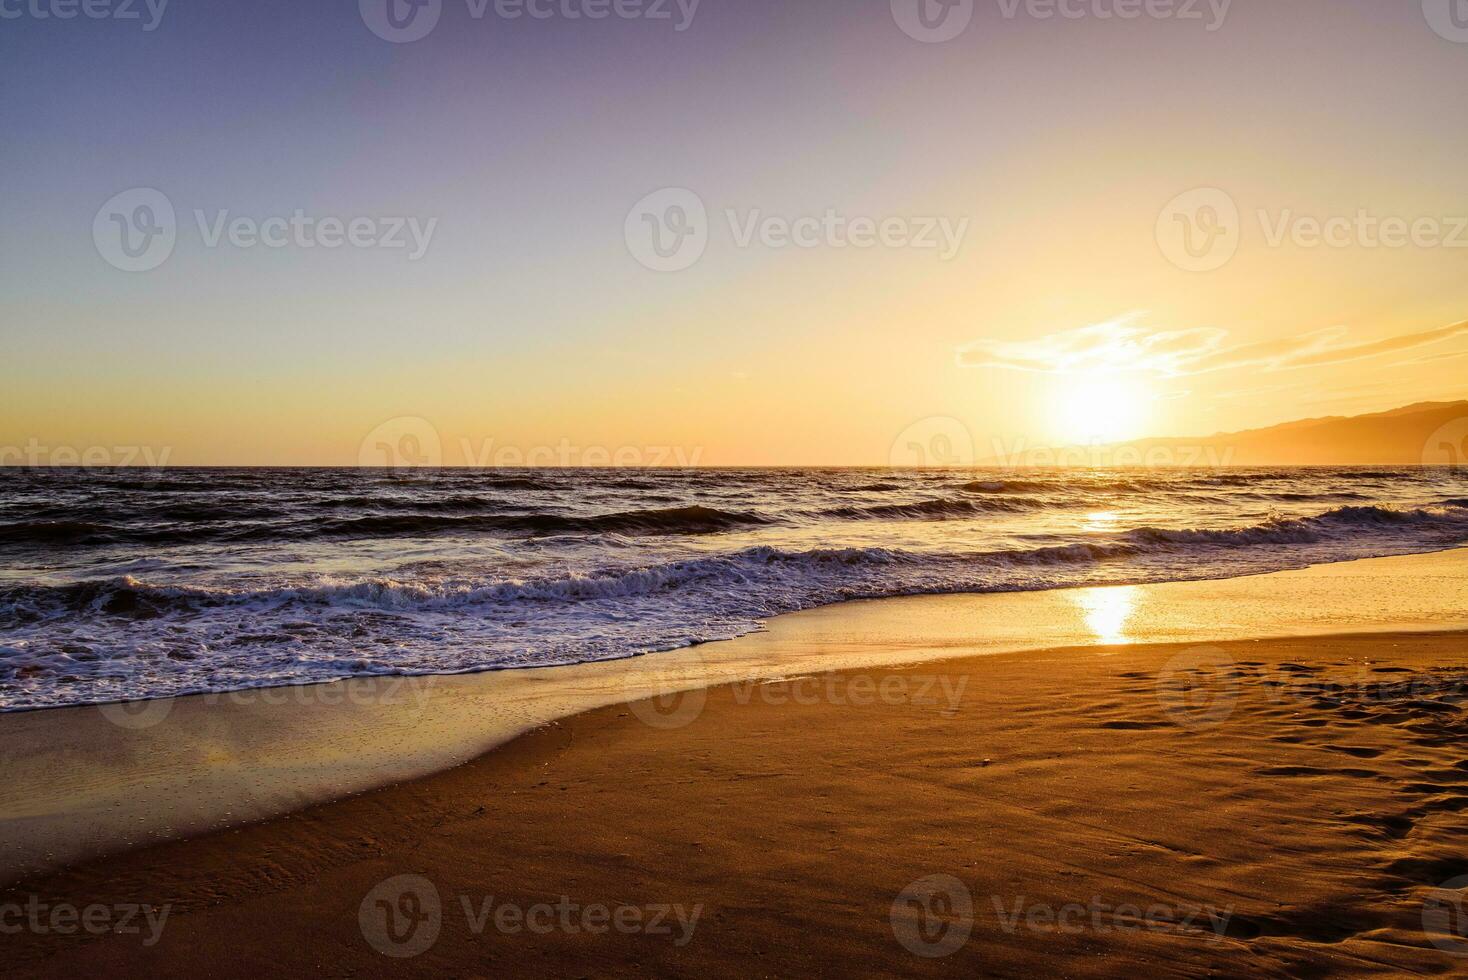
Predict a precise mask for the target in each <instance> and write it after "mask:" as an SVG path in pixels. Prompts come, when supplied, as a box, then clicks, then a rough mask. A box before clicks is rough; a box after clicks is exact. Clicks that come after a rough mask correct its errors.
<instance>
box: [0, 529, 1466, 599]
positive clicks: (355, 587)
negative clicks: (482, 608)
mask: <svg viewBox="0 0 1468 980" xmlns="http://www.w3.org/2000/svg"><path fill="white" fill-rule="evenodd" d="M683 510H686V508H685V509H683ZM683 519H685V518H684V517H679V518H678V520H680V521H681V520H683ZM1402 528H1426V529H1450V530H1452V531H1454V532H1455V534H1456V535H1457V537H1459V538H1464V537H1468V517H1465V516H1461V515H1459V516H1454V515H1450V514H1447V513H1444V512H1434V511H1425V510H1409V511H1398V510H1391V509H1388V508H1382V507H1339V508H1336V509H1334V510H1330V511H1327V512H1325V513H1322V514H1319V515H1316V516H1314V517H1308V518H1298V519H1272V520H1269V521H1266V522H1263V523H1261V524H1256V525H1249V526H1245V527H1234V528H1159V527H1142V528H1135V529H1133V530H1129V531H1123V532H1120V533H1118V534H1116V535H1113V536H1111V537H1109V538H1101V539H1098V540H1095V541H1083V542H1068V543H1064V544H1055V545H1047V546H1043V547H1037V548H1030V549H1011V550H1001V551H975V552H965V553H940V554H929V553H922V552H911V551H904V550H901V549H892V548H875V547H868V548H825V549H821V548H818V549H811V550H804V551H793V550H786V549H781V548H777V547H771V546H757V547H752V548H745V549H742V550H739V551H736V552H731V553H729V554H723V555H710V556H707V557H700V558H692V559H687V560H683V561H675V562H665V563H661V564H653V565H647V566H642V567H635V568H629V569H617V570H610V571H605V572H601V573H594V574H570V575H563V576H559V577H552V578H532V579H527V580H518V579H505V580H492V581H484V582H456V583H452V584H433V583H426V582H407V581H398V580H394V579H391V578H381V577H379V578H371V579H364V580H357V581H337V580H332V579H326V580H322V581H319V582H314V583H309V584H291V585H281V586H272V587H267V588H258V589H229V588H219V587H207V586H194V585H167V584H158V583H148V582H144V581H140V580H138V579H136V578H133V577H131V576H123V577H120V578H114V579H107V580H92V581H85V582H78V583H69V584H65V585H42V586H36V585H27V586H7V587H3V588H0V623H3V622H4V621H5V620H7V619H9V620H11V621H12V622H14V621H31V620H34V619H36V618H38V617H44V616H46V615H48V614H50V615H54V614H56V613H59V612H63V611H65V612H70V613H78V612H92V613H101V614H106V615H113V616H121V617H131V618H138V617H144V618H146V617H153V616H158V615H164V614H167V613H170V612H183V611H199V610H202V609H206V608H210V607H220V606H240V605H245V606H251V607H279V606H283V605H289V604H306V605H327V606H335V607H342V608H353V609H361V608H372V609H385V610H405V609H418V610H447V609H457V608H461V607H466V606H474V605H482V604H487V603H523V602H546V601H558V602H565V601H583V600H599V599H609V598H627V597H631V596H649V595H659V594H664V593H667V592H669V591H670V590H677V589H682V588H688V587H690V586H699V587H708V588H713V589H720V588H727V587H731V586H758V585H760V584H761V583H762V582H764V581H765V577H766V576H768V575H769V574H770V573H771V572H772V571H774V570H778V571H779V572H780V574H781V575H784V576H787V577H788V576H789V575H791V574H794V575H795V576H796V578H797V579H799V578H800V577H801V576H803V575H805V574H806V573H821V574H822V575H826V574H828V573H837V574H838V577H839V573H840V572H841V571H842V570H843V569H845V570H855V569H869V570H873V569H879V570H891V569H892V568H893V567H895V566H904V567H907V568H909V569H915V570H921V571H926V572H930V573H933V580H934V581H947V582H953V583H962V584H963V590H964V591H984V590H985V584H984V579H985V573H986V572H992V571H994V570H998V569H1003V568H1008V567H1033V566H1045V565H1052V566H1066V565H1076V564H1082V563H1103V562H1113V561H1117V560H1120V559H1127V558H1138V557H1145V556H1147V555H1155V554H1164V553H1174V552H1178V551H1179V550H1181V551H1183V552H1185V553H1186V552H1189V551H1196V549H1198V548H1212V549H1219V548H1222V549H1238V548H1247V547H1250V546H1256V545H1268V546H1277V545H1304V544H1316V543H1319V542H1322V541H1326V540H1329V539H1330V538H1331V537H1332V536H1336V537H1340V536H1343V535H1344V534H1345V533H1346V532H1353V533H1359V532H1362V531H1363V530H1366V531H1369V530H1378V531H1380V530H1399V529H1402Z"/></svg>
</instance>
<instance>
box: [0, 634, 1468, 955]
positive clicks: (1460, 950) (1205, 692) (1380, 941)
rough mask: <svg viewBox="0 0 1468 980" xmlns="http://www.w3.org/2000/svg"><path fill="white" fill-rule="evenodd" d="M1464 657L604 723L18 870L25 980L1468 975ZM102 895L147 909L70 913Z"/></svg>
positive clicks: (869, 689)
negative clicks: (286, 810) (422, 773)
mask: <svg viewBox="0 0 1468 980" xmlns="http://www.w3.org/2000/svg"><path fill="white" fill-rule="evenodd" d="M1465 654H1468V636H1465V635H1464V634H1439V635H1421V634H1387V635H1374V636H1354V637H1313V638H1298V639H1289V640H1267V641H1241V642H1235V643H1230V644H1223V645H1215V646H1197V645H1148V646H1130V647H1106V648H1080V649H1077V648H1072V649H1063V650H1054V651H1046V652H1041V653H1024V654H1006V655H997V656H987V657H976V658H968V659H963V660H955V661H946V662H943V663H941V664H928V665H919V666H914V667H909V668H902V669H889V668H873V669H870V670H865V671H857V672H844V673H836V674H827V675H820V676H810V677H803V678H793V679H790V680H787V681H782V682H776V683H767V684H746V685H730V686H724V687H721V688H718V689H715V690H712V691H707V692H698V693H697V694H696V695H680V696H672V697H667V698H662V699H658V700H654V701H645V702H641V703H638V704H634V705H620V706H612V707H608V708H603V709H598V710H595V711H592V712H589V713H585V714H581V715H578V716H575V717H573V718H570V719H566V720H564V721H561V722H556V723H552V724H549V725H546V726H543V727H541V728H539V729H537V730H536V731H534V732H532V733H530V734H528V735H526V736H524V737H522V738H520V739H517V740H515V741H514V742H512V743H511V744H509V745H507V746H505V747H504V748H502V749H500V750H498V751H495V752H491V753H489V754H487V755H485V756H482V757H480V758H478V759H476V760H474V761H472V762H470V763H468V764H466V765H463V766H459V767H457V768H455V769H452V770H450V771H448V772H445V773H441V774H439V775H436V776H433V777H429V778H426V779H421V780H417V781H413V782H409V783H405V784H403V785H400V786H396V787H393V788H390V789H384V790H379V791H376V792H372V793H367V794H363V795H361V796H358V797H356V798H353V799H349V800H345V801H340V802H337V803H333V804H328V805H324V806H318V807H314V808H312V809H310V810H308V811H306V812H304V813H300V814H296V815H294V816H292V817H289V818H282V819H278V820H274V821H268V822H265V823H261V824H256V825H253V826H249V827H246V828H241V829H236V830H231V831H226V832H222V833H217V834H212V835H207V836H204V837H202V838H198V839H194V840H189V841H180V842H173V843H169V844H164V845H161V846H156V847H152V848H147V849H143V850H137V851H133V852H131V853H128V854H124V855H119V856H114V857H111V858H107V859H103V860H100V861H96V862H92V863H88V864H84V865H82V866H80V867H76V868H73V869H71V870H69V871H65V872H61V873H56V874H50V875H45V876H40V877H37V878H35V879H32V880H29V881H26V882H23V883H20V884H18V885H17V886H15V887H13V888H11V889H9V890H8V891H7V892H6V893H5V894H4V895H0V922H9V923H12V924H14V923H18V922H21V921H22V917H23V916H24V915H26V914H27V913H26V908H27V906H28V904H29V906H30V907H32V908H34V909H35V910H36V911H35V915H36V916H37V917H38V918H37V921H39V922H41V923H42V924H43V925H42V927H41V928H39V929H37V928H34V927H30V928H21V929H20V930H19V931H18V932H17V931H15V930H9V931H11V933H12V934H11V935H7V936H6V937H5V948H6V954H7V967H6V972H7V975H15V976H43V975H44V976H86V975H110V974H115V973H123V974H125V975H157V976H164V977H196V976H218V977H235V976H240V977H245V976H250V977H258V976H263V975H270V976H356V977H360V976H389V975H394V974H402V973H404V972H406V973H408V974H410V975H434V976H466V977H469V976H485V977H488V976H592V975H597V976H602V975H625V976H646V975H660V976H661V975H700V976H701V975H719V976H741V977H742V976H750V975H779V976H787V975H802V974H818V975H843V976H845V975H858V976H890V975H964V976H973V975H984V976H1016V977H1018V976H1034V975H1037V974H1038V975H1067V976H1098V977H1099V976H1118V975H1128V974H1133V975H1146V976H1151V975H1157V976H1203V975H1216V976H1321V975H1369V974H1378V975H1403V974H1425V975H1437V974H1443V975H1446V974H1453V973H1460V974H1461V973H1465V972H1468V956H1464V955H1463V954H1464V953H1468V937H1459V936H1456V935H1455V934H1454V933H1453V932H1452V931H1451V930H1452V928H1453V927H1454V925H1455V923H1456V920H1455V919H1452V918H1451V917H1449V916H1448V915H1447V914H1446V911H1445V910H1446V909H1447V906H1443V905H1442V904H1441V902H1442V901H1444V900H1449V899H1452V900H1456V899H1460V898H1462V897H1463V893H1462V892H1461V891H1458V890H1457V886H1459V885H1462V884H1465V883H1468V879H1463V880H1461V881H1456V882H1455V881H1454V879H1455V878H1457V877H1458V876H1461V875H1464V874H1468V856H1465V852H1464V849H1463V846H1462V841H1463V840H1464V839H1465V837H1464V834H1465V831H1468V817H1465V815H1464V810H1465V808H1468V750H1465V748H1464V745H1465V744H1468V742H1465V736H1468V717H1465V715H1464V711H1463V707H1464V705H1465V704H1468V655H1465ZM404 876H408V877H404ZM1444 884H1446V885H1448V886H1449V887H1450V888H1452V889H1453V890H1451V891H1440V890H1438V888H1437V886H1439V885H1444ZM88 906H92V907H93V908H94V909H101V911H94V912H93V913H92V914H93V916H94V920H93V921H94V922H96V923H99V924H107V923H110V924H111V925H113V926H116V925H118V924H119V923H120V921H121V917H122V916H123V914H125V912H126V911H127V910H129V909H134V910H136V909H139V908H140V907H142V906H147V907H148V910H147V912H142V911H135V912H134V914H133V916H132V917H131V918H130V919H129V922H128V924H127V928H126V929H125V930H124V931H122V932H107V933H105V934H90V933H89V932H88V931H87V930H86V929H85V928H82V927H81V926H79V925H78V924H77V923H79V922H80V921H82V920H81V919H80V918H76V919H72V918H69V917H67V915H66V914H63V917H62V919H61V920H60V921H61V925H60V926H57V925H55V924H54V920H51V919H49V918H48V916H49V915H51V914H53V912H54V910H55V909H57V908H61V909H63V910H65V909H68V908H70V909H77V910H79V911H78V912H77V913H76V915H77V916H78V917H80V916H81V915H82V914H84V910H85V909H86V908H87V907H88ZM6 909H9V910H10V911H9V912H5V911H4V910H6ZM165 910H166V912H165ZM1440 912H1441V913H1442V914H1439V913H1440ZM150 915H151V919H150V918H149V916H150ZM1424 915H1426V918H1424ZM68 922H69V923H71V925H72V927H73V928H72V931H70V932H67V931H64V927H65V925H66V924H67V923H68ZM47 923H52V924H51V925H47ZM133 928H136V929H137V931H135V932H134V931H131V930H132V929H133Z"/></svg>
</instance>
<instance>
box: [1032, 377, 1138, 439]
mask: <svg viewBox="0 0 1468 980" xmlns="http://www.w3.org/2000/svg"><path fill="white" fill-rule="evenodd" d="M1150 403H1151V395H1150V393H1149V392H1148V390H1147V387H1146V383H1145V382H1143V381H1141V380H1140V379H1137V378H1123V377H1092V378H1073V377H1067V378H1063V379H1062V383H1061V387H1060V389H1059V390H1058V391H1057V392H1056V397H1055V412H1056V416H1055V423H1054V424H1055V428H1056V431H1057V433H1058V434H1059V435H1060V436H1061V438H1063V439H1064V440H1065V441H1066V442H1068V443H1071V444H1078V445H1088V444H1092V443H1098V442H1120V441H1123V440H1126V439H1134V438H1136V437H1137V436H1140V435H1142V434H1143V432H1144V431H1145V429H1146V424H1147V421H1148V418H1147V416H1148V408H1149V405H1150Z"/></svg>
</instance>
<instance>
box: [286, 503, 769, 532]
mask: <svg viewBox="0 0 1468 980" xmlns="http://www.w3.org/2000/svg"><path fill="white" fill-rule="evenodd" d="M767 523H769V521H768V520H767V519H766V518H763V517H760V516H758V515H756V514H744V513H732V512H729V511H723V510H718V509H716V508H713V507H702V506H693V507H670V508H664V509H659V510H631V511H623V512H620V513H615V514H598V515H592V516H588V517H579V516H574V515H561V514H515V515H479V516H470V517H454V516H445V515H424V514H402V515H390V516H371V517H354V518H347V519H342V520H336V521H326V522H324V523H322V524H319V525H317V526H316V527H315V528H314V529H313V531H312V532H311V535H312V536H313V537H352V538H357V537H393V536H413V535H428V534H442V533H446V532H450V531H454V532H471V531H509V532H519V533H524V534H531V535H551V534H717V533H719V532H721V531H730V530H734V529H736V528H741V527H754V526H758V525H761V524H767Z"/></svg>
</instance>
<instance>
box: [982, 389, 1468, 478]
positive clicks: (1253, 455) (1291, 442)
mask: <svg viewBox="0 0 1468 980" xmlns="http://www.w3.org/2000/svg"><path fill="white" fill-rule="evenodd" d="M1060 453H1061V454H1062V455H1063V458H1061V459H1059V460H1058V461H1057V462H1059V463H1061V465H1086V464H1087V463H1092V464H1093V465H1112V466H1125V465H1153V466H1422V465H1429V466H1461V467H1468V401H1458V402H1420V403H1418V404H1416V405H1408V406H1406V407H1405V408H1398V409H1393V410H1392V411H1389V412H1377V413H1375V414H1372V415H1356V416H1351V417H1344V416H1332V417H1329V418H1319V419H1302V420H1300V421H1298V422H1285V423H1283V424H1281V425H1272V426H1270V427H1269V428H1267V429H1249V430H1246V431H1243V432H1223V433H1219V434H1217V435H1211V436H1205V437H1194V438H1180V439H1139V440H1136V441H1133V442H1127V443H1117V444H1114V445H1110V446H1099V447H1078V448H1075V449H1072V450H1061V451H1060ZM1070 454H1080V455H1079V458H1072V457H1071V455H1070ZM1030 455H1035V454H1030ZM997 462H1000V463H1003V462H1006V461H1004V460H998V461H997ZM1011 465H1012V461H1011ZM1041 465H1043V462H1042V463H1041Z"/></svg>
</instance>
